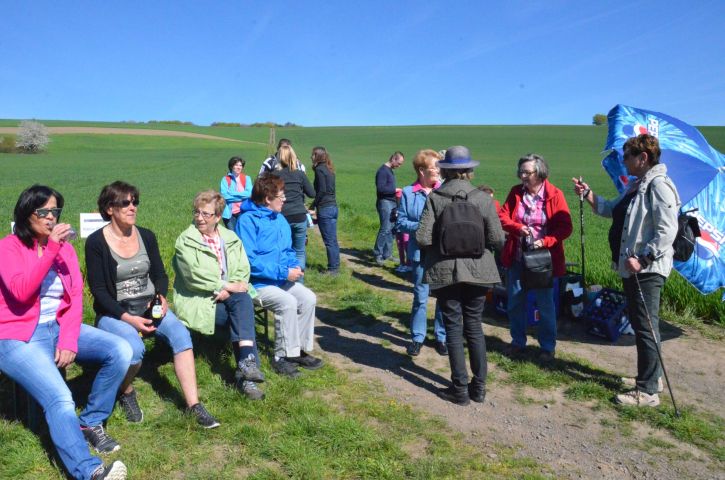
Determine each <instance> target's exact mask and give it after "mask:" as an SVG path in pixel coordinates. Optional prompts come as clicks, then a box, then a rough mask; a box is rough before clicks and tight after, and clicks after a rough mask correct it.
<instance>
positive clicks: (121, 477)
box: [91, 460, 128, 480]
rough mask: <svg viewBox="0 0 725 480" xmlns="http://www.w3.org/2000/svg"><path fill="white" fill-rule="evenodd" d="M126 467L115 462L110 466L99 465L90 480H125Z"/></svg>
mask: <svg viewBox="0 0 725 480" xmlns="http://www.w3.org/2000/svg"><path fill="white" fill-rule="evenodd" d="M127 474H128V472H127V470H126V465H124V464H123V462H122V461H120V460H116V461H115V462H113V463H112V464H110V465H101V466H100V467H98V468H97V469H96V470H95V471H94V472H93V473H92V474H91V480H126V475H127Z"/></svg>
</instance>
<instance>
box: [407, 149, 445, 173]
mask: <svg viewBox="0 0 725 480" xmlns="http://www.w3.org/2000/svg"><path fill="white" fill-rule="evenodd" d="M442 159H443V157H441V156H440V154H439V153H438V152H436V151H435V150H431V149H430V148H425V149H423V150H420V151H418V153H416V154H415V157H413V170H415V173H420V171H421V170H422V169H425V168H428V166H429V165H430V164H431V162H432V163H433V165H435V164H436V162H438V161H440V160H442Z"/></svg>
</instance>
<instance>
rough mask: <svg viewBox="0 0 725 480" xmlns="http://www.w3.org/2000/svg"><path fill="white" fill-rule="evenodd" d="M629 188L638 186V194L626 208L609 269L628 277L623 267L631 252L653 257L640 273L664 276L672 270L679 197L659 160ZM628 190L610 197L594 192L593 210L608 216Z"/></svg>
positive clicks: (628, 273)
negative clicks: (616, 253) (616, 255)
mask: <svg viewBox="0 0 725 480" xmlns="http://www.w3.org/2000/svg"><path fill="white" fill-rule="evenodd" d="M650 184H651V185H652V186H651V187H650ZM630 188H637V195H635V196H634V198H633V199H632V202H631V203H630V204H629V208H627V214H626V216H625V218H624V229H623V230H622V247H621V249H620V253H619V262H617V263H616V264H615V263H612V269H613V270H615V271H617V273H619V276H620V277H622V278H629V276H630V275H631V273H630V272H629V271H627V269H626V268H625V267H624V265H625V262H626V261H627V257H628V256H629V255H631V254H634V255H636V256H649V257H650V258H652V259H654V260H653V261H652V263H650V264H649V265H648V266H646V267H645V268H644V269H643V270H642V272H643V273H659V274H660V275H663V276H665V277H667V276H669V275H670V271H671V270H672V255H673V254H674V250H673V249H672V242H674V241H675V236H676V235H677V215H678V212H679V209H680V196H679V194H678V193H677V189H676V188H675V185H674V184H673V183H672V180H670V177H668V176H667V167H666V166H665V165H663V164H661V163H660V164H657V165H655V166H654V167H652V168H651V169H650V170H649V171H648V172H647V173H646V174H645V175H644V177H642V180H641V181H640V182H639V184H637V183H634V182H633V183H632V185H631V186H630ZM628 191H630V190H626V191H625V192H623V193H622V194H621V195H620V196H619V197H617V198H615V199H613V200H606V199H605V198H603V197H601V196H599V195H594V205H593V209H594V212H595V213H596V214H598V215H601V216H603V217H611V216H612V209H613V208H614V207H615V205H617V203H619V201H620V200H621V199H622V197H624V195H626V193H627V192H628Z"/></svg>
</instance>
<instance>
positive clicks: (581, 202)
mask: <svg viewBox="0 0 725 480" xmlns="http://www.w3.org/2000/svg"><path fill="white" fill-rule="evenodd" d="M582 182H583V180H582V177H579V183H582ZM585 194H586V195H588V194H589V192H588V191H584V190H582V191H581V193H580V194H579V244H580V245H581V258H582V266H581V267H582V268H581V271H582V287H584V291H585V294H584V303H585V304H586V301H587V295H586V285H587V280H586V279H587V277H586V265H585V263H584V195H585Z"/></svg>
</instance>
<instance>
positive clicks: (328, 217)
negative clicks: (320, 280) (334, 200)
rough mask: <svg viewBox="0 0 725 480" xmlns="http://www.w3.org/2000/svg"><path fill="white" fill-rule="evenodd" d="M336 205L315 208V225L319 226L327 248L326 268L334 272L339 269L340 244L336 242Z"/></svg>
mask: <svg viewBox="0 0 725 480" xmlns="http://www.w3.org/2000/svg"><path fill="white" fill-rule="evenodd" d="M337 213H338V211H337V207H336V206H331V207H321V208H318V209H317V226H318V227H319V228H320V235H322V242H323V243H324V244H325V250H327V270H329V271H331V272H334V271H337V270H339V269H340V246H339V245H338V244H337Z"/></svg>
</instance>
